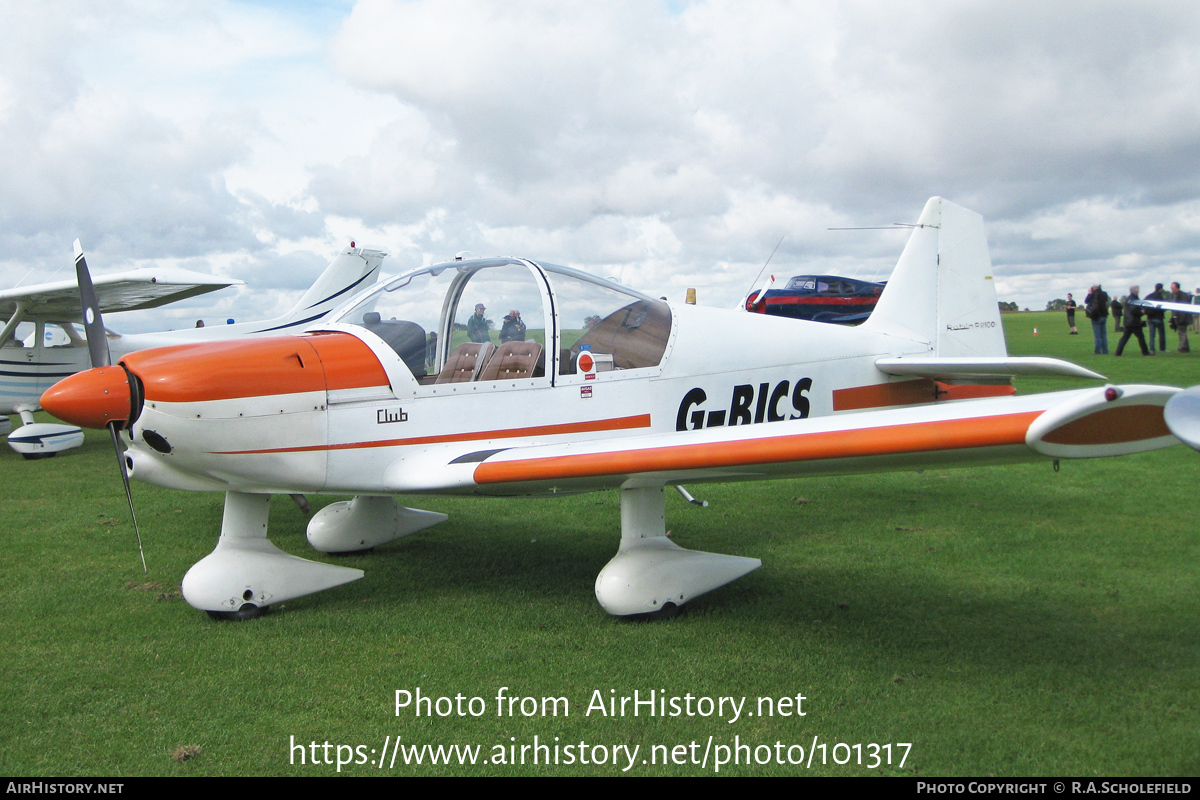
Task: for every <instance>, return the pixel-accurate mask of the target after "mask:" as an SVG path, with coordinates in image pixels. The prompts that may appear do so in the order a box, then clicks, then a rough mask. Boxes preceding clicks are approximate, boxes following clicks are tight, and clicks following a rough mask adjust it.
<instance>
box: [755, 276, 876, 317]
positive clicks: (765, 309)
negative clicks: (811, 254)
mask: <svg viewBox="0 0 1200 800" xmlns="http://www.w3.org/2000/svg"><path fill="white" fill-rule="evenodd" d="M884 285H885V284H883V283H874V282H872V281H860V280H855V279H853V278H842V277H839V276H837V275H796V276H795V277H793V278H792V279H791V280H789V281H788V282H787V284H786V285H785V286H784V287H783V288H782V289H772V288H770V284H768V288H767V290H766V291H757V292H754V293H753V294H751V295H750V296H749V297H747V298H746V310H747V311H754V312H757V313H759V314H774V315H775V316H779V317H792V318H793V319H807V320H812V321H814V322H836V323H841V324H857V323H859V322H862V321H863V320H865V319H866V318H867V317H869V316H871V312H872V311H874V310H875V304H876V303H877V302H878V301H879V295H880V294H881V293H882V292H883V287H884Z"/></svg>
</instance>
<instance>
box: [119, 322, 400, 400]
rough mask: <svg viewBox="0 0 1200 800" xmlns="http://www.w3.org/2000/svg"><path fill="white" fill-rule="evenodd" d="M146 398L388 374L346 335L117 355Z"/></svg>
mask: <svg viewBox="0 0 1200 800" xmlns="http://www.w3.org/2000/svg"><path fill="white" fill-rule="evenodd" d="M121 363H123V364H124V365H125V366H126V367H127V368H128V369H129V371H130V372H132V373H133V374H134V375H137V376H138V377H139V378H141V379H142V384H143V385H144V387H145V392H146V399H147V400H149V401H161V402H164V403H189V402H198V401H205V400H229V399H232V398H237V397H265V396H269V395H275V394H296V393H298V392H318V391H325V390H326V389H357V388H362V387H368V386H387V385H388V379H387V373H385V372H384V370H383V365H381V364H380V363H379V359H377V358H376V357H375V354H374V353H372V352H371V348H369V347H367V345H365V344H364V343H363V342H362V341H361V340H359V339H358V338H356V337H354V336H351V335H350V334H348V333H323V334H317V335H308V336H273V337H270V338H266V339H230V340H228V341H224V342H206V343H203V344H184V345H175V346H173V347H158V348H155V349H152V350H142V351H140V352H137V353H131V354H130V355H127V356H125V358H123V359H121Z"/></svg>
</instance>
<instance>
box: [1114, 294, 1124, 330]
mask: <svg viewBox="0 0 1200 800" xmlns="http://www.w3.org/2000/svg"><path fill="white" fill-rule="evenodd" d="M1122 308H1124V306H1122V305H1121V301H1120V299H1119V298H1116V297H1114V298H1113V299H1112V314H1113V332H1114V333H1120V332H1121V331H1123V330H1125V326H1124V325H1123V324H1122V323H1121V309H1122Z"/></svg>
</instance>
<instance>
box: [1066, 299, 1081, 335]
mask: <svg viewBox="0 0 1200 800" xmlns="http://www.w3.org/2000/svg"><path fill="white" fill-rule="evenodd" d="M1067 325H1068V326H1069V327H1070V328H1071V333H1070V335H1071V336H1075V335H1076V334H1078V333H1079V329H1078V328H1076V327H1075V298H1073V297H1072V296H1071V293H1070V292H1067Z"/></svg>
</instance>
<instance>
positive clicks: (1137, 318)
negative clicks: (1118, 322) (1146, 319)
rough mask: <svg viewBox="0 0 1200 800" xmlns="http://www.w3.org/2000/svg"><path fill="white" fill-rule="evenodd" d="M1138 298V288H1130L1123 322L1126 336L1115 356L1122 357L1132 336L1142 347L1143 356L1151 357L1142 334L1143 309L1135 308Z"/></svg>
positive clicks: (1123, 337)
mask: <svg viewBox="0 0 1200 800" xmlns="http://www.w3.org/2000/svg"><path fill="white" fill-rule="evenodd" d="M1137 299H1139V298H1138V287H1137V286H1130V287H1129V297H1127V298H1125V317H1124V319H1123V320H1122V321H1123V323H1124V325H1125V335H1124V336H1122V337H1121V341H1120V343H1119V344H1117V352H1116V353H1114V354H1113V355H1117V356H1119V355H1121V351H1122V350H1124V349H1125V343H1126V342H1128V341H1129V337H1130V336H1136V337H1137V340H1138V344H1139V345H1141V346H1142V355H1144V356H1148V355H1150V350H1149V348H1147V347H1146V337H1145V336H1144V335H1143V334H1142V326H1143V325H1144V324H1145V323H1143V322H1142V309H1141V308H1139V307H1137V306H1135V305H1134V304H1133V303H1134V301H1135V300H1137Z"/></svg>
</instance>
